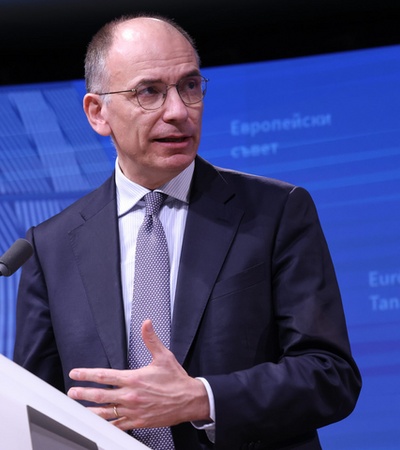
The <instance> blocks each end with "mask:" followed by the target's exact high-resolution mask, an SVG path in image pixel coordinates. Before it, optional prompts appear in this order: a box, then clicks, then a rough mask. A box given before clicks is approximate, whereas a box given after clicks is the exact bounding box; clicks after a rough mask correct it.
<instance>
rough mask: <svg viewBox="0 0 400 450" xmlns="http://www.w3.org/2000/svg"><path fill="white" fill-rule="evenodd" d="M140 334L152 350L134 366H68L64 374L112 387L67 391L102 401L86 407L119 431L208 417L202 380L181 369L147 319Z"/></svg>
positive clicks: (95, 401)
mask: <svg viewBox="0 0 400 450" xmlns="http://www.w3.org/2000/svg"><path fill="white" fill-rule="evenodd" d="M142 338H143V342H144V343H145V345H146V347H147V348H148V350H149V351H150V353H151V355H152V359H153V360H152V362H151V364H149V365H148V366H146V367H142V368H140V369H136V370H115V369H73V370H71V372H70V374H69V376H70V377H71V378H72V379H73V380H76V381H91V382H95V383H100V384H105V385H111V386H114V387H115V388H114V389H112V388H110V389H107V388H84V387H73V388H71V389H70V390H69V391H68V396H69V397H71V398H73V399H75V400H86V401H90V402H94V403H98V404H101V405H102V406H96V407H90V408H89V409H90V410H92V411H93V412H94V413H96V414H97V415H99V416H100V417H103V418H104V419H106V420H112V421H113V424H114V425H116V426H117V427H118V428H120V429H121V430H129V429H132V428H153V427H163V426H171V425H176V424H178V423H181V422H190V421H198V420H209V413H210V412H209V404H208V397H207V392H206V389H205V387H204V385H203V383H202V382H201V381H199V380H196V379H195V378H192V377H190V376H189V375H188V374H187V373H186V371H185V370H184V369H183V367H182V366H181V365H180V364H179V363H178V361H177V360H176V359H175V356H174V355H173V354H172V353H171V352H170V351H169V350H168V349H167V348H166V347H165V346H164V345H163V344H162V342H161V341H160V339H159V338H158V337H157V335H156V334H155V332H154V329H153V326H152V323H151V321H150V320H146V321H145V322H143V325H142ZM114 406H116V409H114ZM116 412H117V413H118V418H116Z"/></svg>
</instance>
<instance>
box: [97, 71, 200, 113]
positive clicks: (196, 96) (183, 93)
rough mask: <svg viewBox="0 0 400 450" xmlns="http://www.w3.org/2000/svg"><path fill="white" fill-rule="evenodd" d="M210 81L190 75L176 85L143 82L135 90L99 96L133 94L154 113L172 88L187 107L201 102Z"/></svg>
mask: <svg viewBox="0 0 400 450" xmlns="http://www.w3.org/2000/svg"><path fill="white" fill-rule="evenodd" d="M208 81H209V80H208V79H207V78H204V77H203V76H201V75H190V76H186V77H184V78H181V79H180V80H179V81H178V82H177V83H174V84H165V83H162V82H161V81H151V82H142V83H140V84H139V85H138V86H136V87H135V88H134V89H126V90H124V91H113V92H102V93H99V94H97V95H110V94H125V93H132V94H134V96H135V97H136V100H137V102H138V103H139V106H141V107H142V108H143V109H146V110H149V111H153V110H155V109H158V108H161V106H162V105H163V104H164V103H165V99H166V98H167V94H168V90H169V89H170V88H171V87H176V90H177V92H178V94H179V97H180V98H181V100H182V102H183V103H184V104H185V105H186V106H188V105H194V104H195V103H199V102H201V101H202V100H203V98H204V96H205V95H206V91H207V82H208Z"/></svg>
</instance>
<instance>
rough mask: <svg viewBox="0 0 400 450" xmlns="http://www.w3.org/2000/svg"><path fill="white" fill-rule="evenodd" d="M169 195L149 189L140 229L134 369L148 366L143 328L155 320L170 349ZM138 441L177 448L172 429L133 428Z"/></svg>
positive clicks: (159, 449)
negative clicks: (162, 214) (163, 211)
mask: <svg viewBox="0 0 400 450" xmlns="http://www.w3.org/2000/svg"><path fill="white" fill-rule="evenodd" d="M165 198H166V195H165V194H163V193H161V192H149V193H148V194H146V195H145V197H144V199H145V202H146V214H145V218H144V221H143V223H142V225H141V227H140V228H139V232H138V237H137V243H136V257H135V280H134V288H133V301H132V310H131V328H130V335H129V354H128V363H129V368H130V369H138V368H139V367H143V366H147V365H148V364H150V362H151V354H150V352H149V351H148V350H147V348H146V346H145V345H144V343H143V340H142V334H141V328H142V323H143V321H145V320H146V319H151V321H152V323H153V327H154V330H155V332H156V334H157V336H158V337H159V338H160V340H161V341H162V343H163V344H164V345H165V346H166V347H167V348H169V340H170V332H171V303H170V287H169V283H170V275H169V274H170V269H169V255H168V246H167V240H166V237H165V232H164V228H163V226H162V223H161V222H160V219H159V218H158V214H159V211H160V207H161V204H162V203H163V201H164V199H165ZM131 434H132V436H134V437H135V438H136V439H137V440H138V441H140V442H143V444H145V445H147V446H148V447H150V448H151V449H152V450H174V448H175V447H174V443H173V440H172V434H171V429H170V428H168V427H165V428H140V429H134V430H132V431H131Z"/></svg>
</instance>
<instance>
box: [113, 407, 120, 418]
mask: <svg viewBox="0 0 400 450" xmlns="http://www.w3.org/2000/svg"><path fill="white" fill-rule="evenodd" d="M113 409H114V415H115V418H116V419H119V414H118V409H117V405H114V406H113Z"/></svg>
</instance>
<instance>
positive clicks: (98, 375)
mask: <svg viewBox="0 0 400 450" xmlns="http://www.w3.org/2000/svg"><path fill="white" fill-rule="evenodd" d="M123 372H124V371H123V370H115V369H84V368H77V369H72V370H71V371H70V373H69V377H70V378H71V379H73V380H76V381H91V382H94V383H98V384H106V385H112V386H119V385H120V384H121V383H122V382H123V380H124V373H123Z"/></svg>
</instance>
